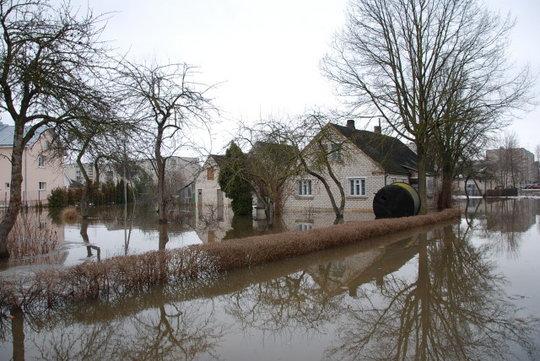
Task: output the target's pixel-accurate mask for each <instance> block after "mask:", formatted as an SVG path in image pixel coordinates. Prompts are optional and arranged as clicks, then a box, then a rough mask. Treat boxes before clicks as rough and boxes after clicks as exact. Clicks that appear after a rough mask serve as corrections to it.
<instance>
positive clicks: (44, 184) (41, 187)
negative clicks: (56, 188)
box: [38, 182, 47, 191]
mask: <svg viewBox="0 0 540 361" xmlns="http://www.w3.org/2000/svg"><path fill="white" fill-rule="evenodd" d="M46 188H47V182H38V190H40V191H44V190H45V189H46Z"/></svg>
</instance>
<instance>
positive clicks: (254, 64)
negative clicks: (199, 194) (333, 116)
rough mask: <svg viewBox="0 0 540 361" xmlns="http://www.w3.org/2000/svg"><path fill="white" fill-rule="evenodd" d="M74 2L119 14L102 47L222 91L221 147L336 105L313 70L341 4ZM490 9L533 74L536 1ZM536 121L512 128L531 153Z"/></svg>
mask: <svg viewBox="0 0 540 361" xmlns="http://www.w3.org/2000/svg"><path fill="white" fill-rule="evenodd" d="M79 1H80V2H79V4H81V5H82V6H86V5H89V6H90V7H91V8H93V9H94V10H95V11H96V12H115V14H113V15H112V17H111V19H110V21H109V26H108V27H107V30H106V33H105V38H106V39H108V40H112V41H113V45H114V46H115V47H116V48H118V50H120V51H128V54H129V56H130V57H131V58H135V59H136V60H144V59H153V58H155V59H156V60H159V61H171V62H184V61H185V62H188V63H191V64H194V65H198V66H200V71H201V72H202V74H201V79H202V80H204V81H205V82H207V83H218V82H223V84H222V85H220V87H219V89H218V90H216V91H215V92H214V96H215V98H216V103H217V104H218V106H219V107H220V109H221V110H222V117H221V118H222V122H221V125H220V126H219V127H217V128H216V130H215V132H214V133H215V134H216V135H219V136H216V137H217V139H216V140H217V142H216V144H217V145H222V144H223V143H224V142H226V141H227V140H228V139H227V136H226V135H225V134H226V133H224V132H226V131H227V130H229V129H231V124H233V123H234V122H236V121H238V120H239V119H243V120H244V121H253V120H256V119H258V118H259V115H261V114H262V115H263V116H265V115H268V114H276V115H279V114H286V113H298V112H302V111H303V110H305V109H309V108H312V107H321V108H326V107H335V106H338V105H339V99H337V98H336V97H335V95H334V91H333V87H332V84H330V83H329V82H328V81H327V80H326V79H325V78H324V77H323V76H322V75H321V72H320V68H319V63H320V59H321V57H322V56H323V55H324V54H325V52H327V51H328V50H329V44H330V42H331V40H332V37H333V34H334V33H335V32H336V31H338V30H339V29H340V28H341V27H342V25H343V24H344V20H345V16H344V12H345V5H346V3H347V0H152V1H149V0H79ZM74 3H77V1H75V2H74ZM486 5H487V6H488V7H490V8H492V9H495V10H498V11H501V12H502V13H507V12H509V11H510V12H511V14H512V15H513V16H515V17H516V18H517V25H516V27H515V29H514V31H513V34H512V45H511V55H512V57H513V60H514V61H515V62H516V63H517V64H530V66H531V68H532V69H533V72H534V73H535V74H538V73H539V72H540V46H539V44H540V21H539V19H540V0H486ZM536 84H537V85H536V87H535V93H536V94H540V91H539V89H540V87H539V86H538V81H537V82H536ZM539 118H540V109H539V108H536V109H535V110H534V111H532V112H530V113H528V114H527V115H525V116H524V117H523V118H522V119H519V120H516V121H515V122H514V123H513V125H512V127H511V129H512V130H515V132H516V133H517V134H518V137H519V140H520V141H521V144H522V145H524V146H526V147H527V148H529V149H530V150H531V151H534V147H535V146H536V144H540V123H539V120H540V119H539ZM214 148H219V146H215V147H214ZM214 150H218V149H214Z"/></svg>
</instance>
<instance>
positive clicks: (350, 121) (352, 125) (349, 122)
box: [347, 119, 356, 129]
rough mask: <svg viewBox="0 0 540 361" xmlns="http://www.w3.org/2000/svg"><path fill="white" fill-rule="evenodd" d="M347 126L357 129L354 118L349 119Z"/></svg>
mask: <svg viewBox="0 0 540 361" xmlns="http://www.w3.org/2000/svg"><path fill="white" fill-rule="evenodd" d="M347 128H350V129H356V127H355V126H354V119H349V120H347Z"/></svg>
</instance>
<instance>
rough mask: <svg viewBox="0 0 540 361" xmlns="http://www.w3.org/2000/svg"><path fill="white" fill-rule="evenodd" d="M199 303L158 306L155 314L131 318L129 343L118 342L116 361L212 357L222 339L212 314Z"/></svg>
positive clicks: (211, 311) (115, 353) (220, 328)
mask: <svg viewBox="0 0 540 361" xmlns="http://www.w3.org/2000/svg"><path fill="white" fill-rule="evenodd" d="M200 306H203V305H201V304H199V302H191V303H189V305H188V304H186V303H178V304H168V305H160V306H159V307H158V309H157V312H151V313H145V314H143V315H137V316H135V317H133V319H132V322H133V331H132V332H134V334H133V335H130V336H131V337H130V342H129V344H125V343H124V342H122V340H118V341H119V342H118V344H117V345H118V347H117V348H116V350H114V352H113V354H114V356H115V357H114V358H115V359H131V360H194V359H195V358H196V357H197V356H200V354H203V353H207V354H210V355H212V356H214V358H215V355H213V349H214V348H215V347H216V346H217V344H218V342H219V340H220V338H221V337H222V336H223V330H222V327H221V326H217V325H215V324H214V322H213V321H214V311H213V307H212V309H211V310H206V311H204V307H200Z"/></svg>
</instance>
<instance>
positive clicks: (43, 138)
mask: <svg viewBox="0 0 540 361" xmlns="http://www.w3.org/2000/svg"><path fill="white" fill-rule="evenodd" d="M13 130H14V127H13V126H11V125H6V124H3V123H1V122H0V207H2V206H7V204H8V202H9V190H10V187H11V183H10V182H11V161H10V159H11V151H12V147H13ZM50 139H51V135H50V133H49V131H45V132H43V133H41V134H40V135H38V136H36V137H35V138H34V139H32V140H31V141H30V142H29V143H28V145H27V147H26V149H25V150H24V153H23V169H22V173H23V183H22V203H23V205H26V204H27V205H29V206H33V205H37V204H38V203H39V202H41V203H42V204H47V197H48V196H49V194H50V193H51V190H53V189H54V188H57V187H63V186H64V177H63V164H62V159H61V158H58V157H52V156H51V155H50V154H49V152H47V148H48V144H49V141H50Z"/></svg>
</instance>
